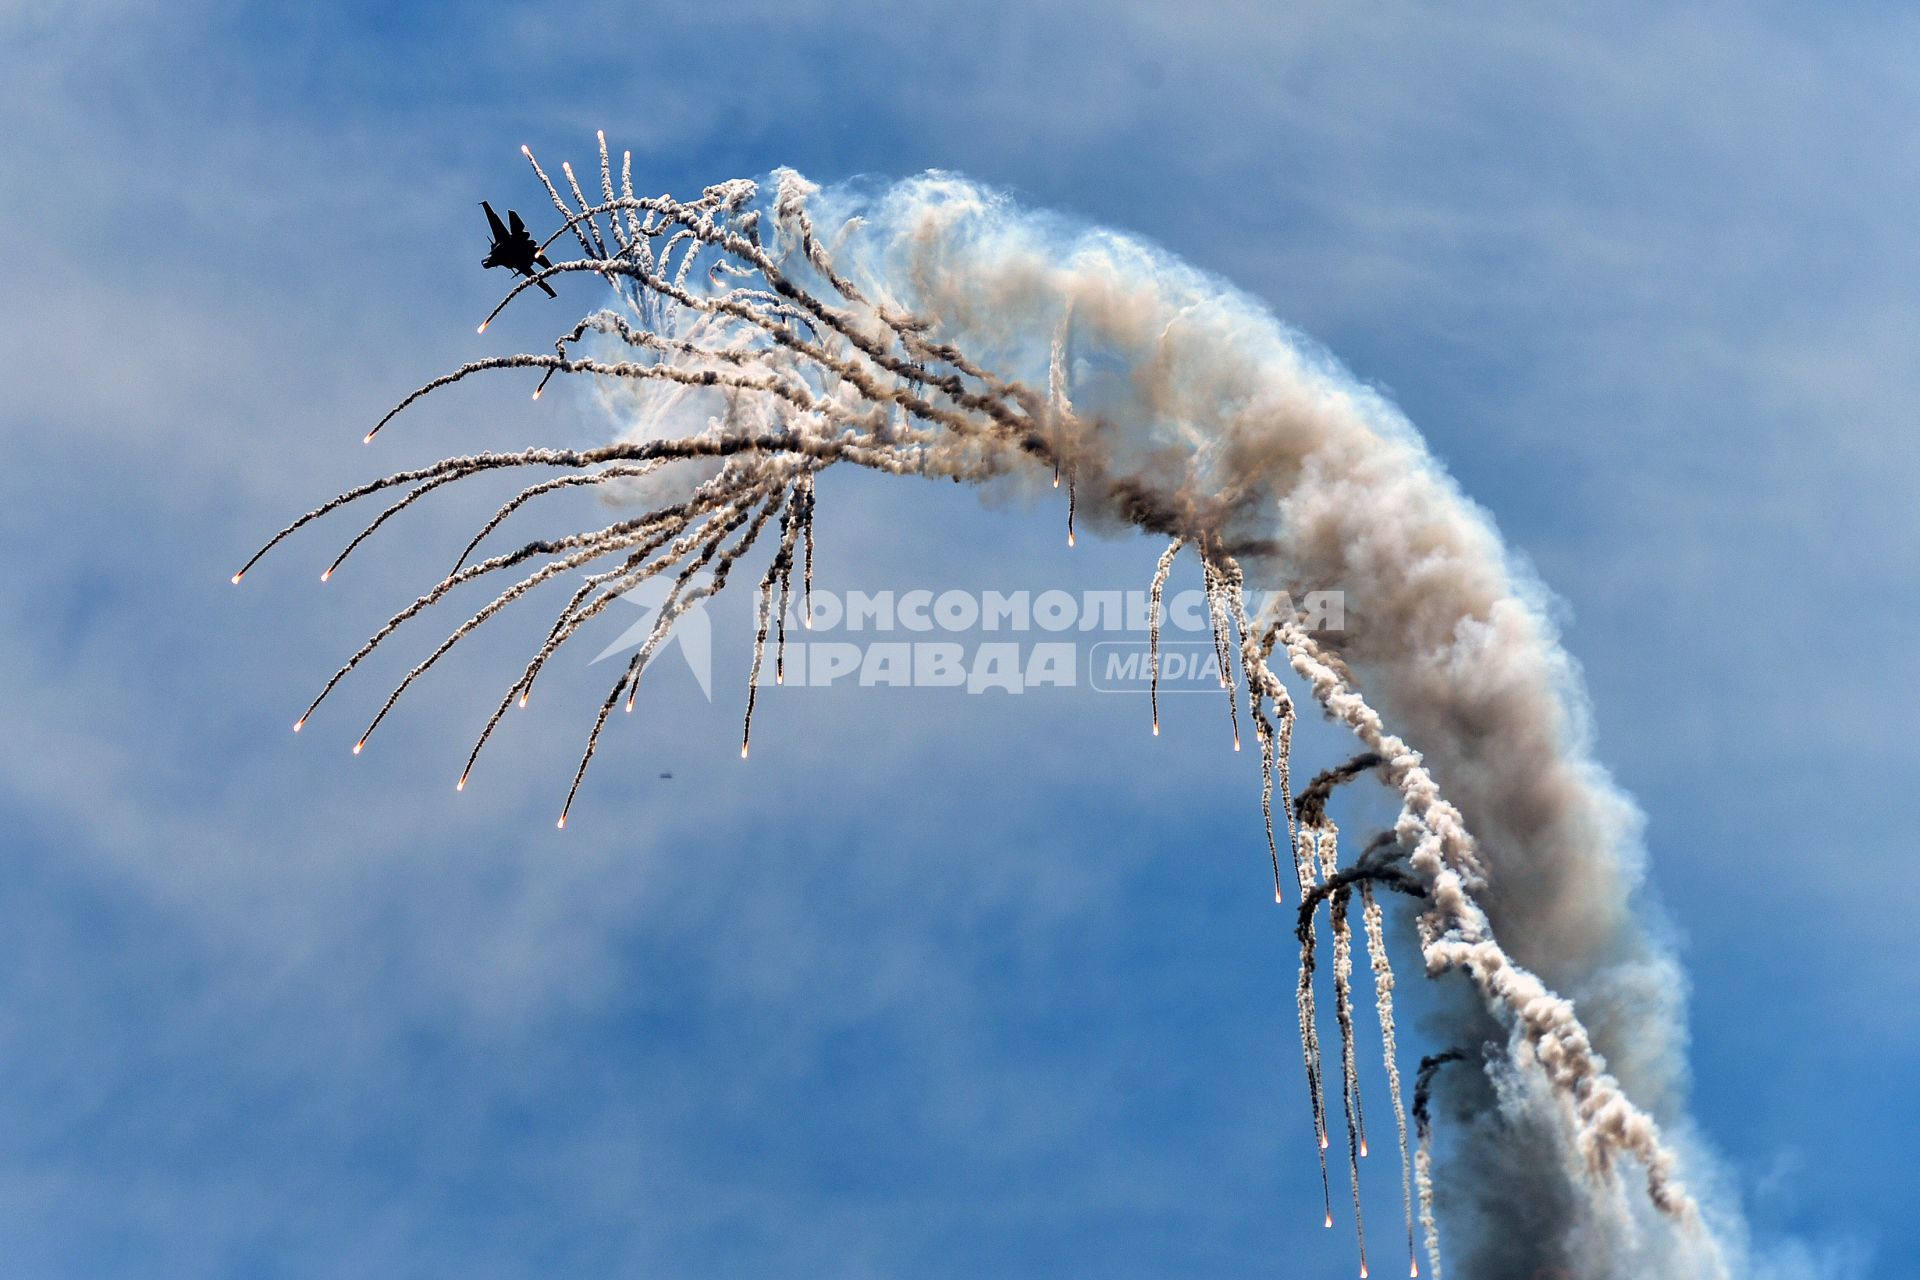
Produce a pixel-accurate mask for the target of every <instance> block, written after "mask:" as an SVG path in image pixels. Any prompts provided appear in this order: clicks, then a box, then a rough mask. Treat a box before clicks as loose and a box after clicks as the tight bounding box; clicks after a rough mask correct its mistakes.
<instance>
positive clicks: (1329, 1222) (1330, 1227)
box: [1325, 1213, 1333, 1231]
mask: <svg viewBox="0 0 1920 1280" xmlns="http://www.w3.org/2000/svg"><path fill="white" fill-rule="evenodd" d="M1325 1226H1326V1228H1327V1230H1329V1231H1331V1230H1333V1215H1332V1214H1331V1213H1329V1214H1328V1215H1327V1221H1326V1223H1325Z"/></svg>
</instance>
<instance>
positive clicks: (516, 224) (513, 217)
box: [507, 209, 531, 239]
mask: <svg viewBox="0 0 1920 1280" xmlns="http://www.w3.org/2000/svg"><path fill="white" fill-rule="evenodd" d="M507 230H508V231H511V232H512V233H513V235H514V238H515V239H518V238H519V237H521V236H524V235H526V234H527V224H526V223H524V222H522V221H520V215H519V214H518V213H516V212H514V211H513V210H512V209H509V210H507ZM529 238H531V237H529Z"/></svg>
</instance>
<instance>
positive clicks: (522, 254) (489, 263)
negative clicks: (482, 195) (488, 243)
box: [480, 200, 560, 298]
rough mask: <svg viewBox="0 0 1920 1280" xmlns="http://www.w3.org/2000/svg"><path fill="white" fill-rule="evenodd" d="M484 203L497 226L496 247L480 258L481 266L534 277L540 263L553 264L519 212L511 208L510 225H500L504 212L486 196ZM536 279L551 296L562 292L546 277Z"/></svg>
mask: <svg viewBox="0 0 1920 1280" xmlns="http://www.w3.org/2000/svg"><path fill="white" fill-rule="evenodd" d="M480 207H481V208H482V209H485V210H486V211H487V225H489V226H490V227H492V228H493V247H492V248H491V249H489V250H487V256H486V257H484V258H482V259H481V260H480V265H481V266H483V267H505V268H507V269H508V270H509V271H516V272H518V273H519V274H521V275H523V276H526V277H528V278H529V279H532V277H533V268H534V265H535V264H536V263H537V264H539V265H540V266H542V267H551V266H552V265H553V264H552V263H551V262H548V261H547V255H546V254H544V253H542V252H540V246H539V245H537V244H535V243H534V242H533V236H532V235H531V234H530V233H529V232H528V231H527V224H526V223H524V222H522V221H520V215H519V214H517V213H515V212H514V211H513V210H511V209H509V210H507V223H508V226H505V227H503V226H501V225H500V215H499V214H497V213H495V212H494V211H493V206H492V205H490V204H488V203H487V202H486V201H485V200H482V201H481V202H480ZM534 283H535V284H537V285H539V286H540V287H541V288H542V289H544V290H546V294H547V296H548V297H549V298H557V297H559V296H560V295H559V294H557V293H555V292H554V291H553V286H552V285H550V284H548V283H547V282H546V281H545V280H534Z"/></svg>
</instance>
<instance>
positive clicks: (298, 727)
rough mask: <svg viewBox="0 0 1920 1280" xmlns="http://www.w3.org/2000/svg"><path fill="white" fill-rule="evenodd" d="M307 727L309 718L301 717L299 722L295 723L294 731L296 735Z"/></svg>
mask: <svg viewBox="0 0 1920 1280" xmlns="http://www.w3.org/2000/svg"><path fill="white" fill-rule="evenodd" d="M306 727H307V718H306V717H305V716H301V717H300V718H299V719H298V720H295V721H294V722H293V731H294V732H295V733H298V732H300V731H301V730H302V729H304V728H306Z"/></svg>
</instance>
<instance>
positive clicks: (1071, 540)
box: [1067, 534, 1073, 546]
mask: <svg viewBox="0 0 1920 1280" xmlns="http://www.w3.org/2000/svg"><path fill="white" fill-rule="evenodd" d="M1067 545H1068V546H1072V545H1073V535H1072V534H1068V535H1067Z"/></svg>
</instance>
